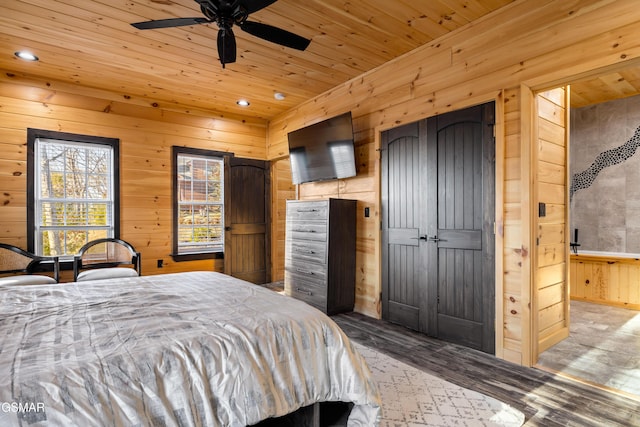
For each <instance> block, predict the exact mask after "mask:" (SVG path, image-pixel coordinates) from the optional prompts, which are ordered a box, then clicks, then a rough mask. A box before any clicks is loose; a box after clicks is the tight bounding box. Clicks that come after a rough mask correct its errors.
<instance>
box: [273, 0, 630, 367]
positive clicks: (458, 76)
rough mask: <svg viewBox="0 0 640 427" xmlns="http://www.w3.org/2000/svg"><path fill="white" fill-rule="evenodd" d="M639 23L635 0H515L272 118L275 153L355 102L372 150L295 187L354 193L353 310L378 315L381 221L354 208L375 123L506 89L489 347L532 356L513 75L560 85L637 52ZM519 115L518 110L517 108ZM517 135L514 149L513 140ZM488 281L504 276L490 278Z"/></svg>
mask: <svg viewBox="0 0 640 427" xmlns="http://www.w3.org/2000/svg"><path fill="white" fill-rule="evenodd" d="M638 33H640V8H638V7H637V2H636V1H635V0H620V1H615V2H613V1H604V0H582V1H575V2H562V1H541V2H538V1H533V0H523V1H518V2H514V3H513V4H511V5H509V6H507V7H505V8H502V9H500V10H499V11H497V13H494V14H491V15H489V16H487V17H485V18H483V19H480V20H479V21H477V22H474V24H473V25H471V26H468V27H465V28H462V29H460V30H458V31H454V32H453V33H451V34H448V35H446V36H443V37H441V38H440V39H437V40H435V41H434V42H433V43H430V44H428V45H425V46H422V47H421V48H418V49H416V50H414V51H412V52H410V53H409V54H407V55H405V56H403V57H400V58H398V59H395V60H392V61H390V62H389V63H387V64H384V65H383V66H381V67H379V68H378V69H376V70H373V71H371V72H369V73H366V74H364V75H363V76H361V77H359V78H356V79H353V80H351V81H349V82H347V83H345V84H344V85H341V86H338V87H336V88H334V89H332V90H330V91H328V92H326V93H324V94H322V95H320V96H318V97H316V98H314V99H313V100H311V101H309V102H306V103H304V104H302V105H300V106H298V107H296V108H295V109H292V110H290V111H288V112H286V113H284V114H282V115H280V116H278V117H276V118H274V119H273V120H271V121H270V123H269V131H268V144H269V145H268V152H267V156H268V158H281V157H282V156H286V155H287V154H288V153H287V139H286V134H287V132H289V131H292V130H295V129H299V128H301V127H303V126H306V125H309V124H312V123H315V122H318V121H320V120H322V119H325V118H328V117H331V116H334V115H337V114H340V113H343V112H345V111H348V110H351V112H352V114H353V117H354V126H355V129H356V132H357V134H358V144H359V147H360V150H361V151H363V152H366V153H370V159H372V160H373V159H375V161H373V162H372V163H371V164H370V165H368V166H367V167H366V168H364V169H363V170H359V171H358V172H359V175H358V178H355V179H349V180H343V181H338V182H334V183H324V184H305V185H302V186H301V187H302V188H301V189H300V195H301V197H303V198H315V197H352V198H357V199H358V201H359V204H358V211H359V215H358V235H357V238H358V265H359V268H361V269H362V270H361V271H359V272H358V274H359V276H358V280H359V282H358V289H357V296H356V300H357V303H356V309H357V310H358V311H361V312H362V313H364V314H367V315H371V316H375V317H379V316H380V306H379V299H380V292H381V280H380V267H379V261H380V259H379V250H378V248H379V246H380V239H379V231H378V229H379V221H377V220H376V222H377V223H376V224H373V225H369V222H370V221H371V219H365V218H363V216H362V215H361V214H360V213H361V209H362V208H363V206H365V205H367V206H370V207H371V211H372V213H373V214H374V215H373V217H374V218H378V217H379V210H380V201H379V199H380V191H379V188H378V185H377V183H379V179H380V171H379V162H378V160H377V159H378V156H377V155H376V154H377V153H376V151H375V150H376V149H377V148H378V144H379V141H378V138H379V133H380V132H381V131H383V130H386V129H390V128H393V127H396V126H399V125H402V124H405V123H410V122H413V121H416V120H420V119H423V118H425V117H430V116H434V115H437V114H440V113H444V112H447V111H451V110H455V109H460V108H463V107H467V106H470V105H476V104H479V103H482V102H486V101H490V100H497V99H499V98H500V96H501V94H503V93H504V102H505V112H504V114H505V115H506V116H505V117H504V118H503V119H504V123H505V134H503V135H500V134H498V135H496V144H498V145H500V144H505V143H506V144H507V145H506V147H505V150H504V151H505V156H506V158H505V159H504V163H505V168H506V170H505V180H506V181H505V184H504V186H498V187H497V188H496V190H497V192H500V191H502V192H504V193H505V194H504V206H498V207H497V210H496V217H497V219H498V223H500V221H501V219H502V217H503V215H504V220H505V223H504V227H505V229H504V236H503V237H504V240H503V241H504V248H500V249H503V250H504V260H503V261H504V274H503V275H497V280H499V281H500V280H504V281H505V286H504V293H503V294H502V295H499V296H498V298H497V300H498V305H500V304H503V305H504V306H503V307H499V308H498V309H497V310H496V312H497V313H504V318H503V319H498V320H497V322H496V324H497V325H504V330H503V331H499V332H498V333H496V337H497V338H498V340H497V349H496V354H497V355H499V357H504V358H505V359H508V360H511V361H513V362H516V363H521V364H525V365H530V364H531V363H532V357H534V356H533V354H534V351H535V348H533V347H535V346H536V345H537V344H536V343H537V336H532V335H536V334H537V331H535V329H532V325H533V324H534V323H536V322H537V320H536V322H534V321H533V320H534V314H533V313H532V312H531V308H530V307H531V301H530V299H531V297H532V296H534V293H533V292H532V286H531V283H532V281H533V280H534V279H535V277H534V276H535V274H536V273H535V272H533V269H532V264H531V256H530V254H531V251H532V249H533V248H532V246H531V244H530V242H531V237H532V236H534V235H535V230H532V229H531V227H532V226H533V222H532V221H531V216H532V209H531V206H532V204H535V205H537V200H531V199H530V196H531V194H532V191H531V188H530V185H531V179H532V175H533V173H534V172H533V171H534V170H535V168H534V167H530V165H529V164H528V162H529V154H527V155H523V153H522V151H523V147H524V149H525V150H526V151H527V153H528V152H529V150H530V148H531V144H532V141H531V138H530V132H531V131H532V128H531V126H532V123H533V115H532V109H533V102H534V98H533V97H529V96H527V97H523V98H519V97H518V96H519V92H520V91H521V85H526V86H527V87H531V88H533V89H534V90H537V89H545V88H551V87H554V86H561V85H562V84H564V83H567V82H568V79H570V78H571V76H578V75H581V74H587V73H591V72H593V70H595V69H597V68H602V67H610V68H609V71H610V70H611V67H613V66H616V65H617V64H620V65H623V64H624V63H625V62H628V61H629V62H630V61H632V60H637V59H638V58H640V38H638V37H637V34H638ZM552 84H553V85H554V86H552ZM512 99H513V100H514V102H515V103H517V102H518V99H519V100H520V101H519V102H520V103H521V106H520V107H519V108H516V107H511V105H515V104H511V100H512ZM518 114H521V116H520V118H519V120H518V119H515V116H516V115H518ZM523 133H526V134H527V135H526V138H525V137H523V136H522V135H523ZM518 143H519V144H520V147H519V148H516V147H514V146H513V145H514V144H515V145H517V144H518ZM367 146H368V147H369V148H366V147H367ZM518 150H520V153H519V154H518V153H517V152H518ZM518 155H519V156H520V157H517V156H518ZM518 173H520V174H521V176H519V177H518V176H517V174H518ZM509 174H511V175H509ZM368 230H371V232H372V233H374V235H373V237H371V236H370V235H369V234H367V231H368ZM371 243H373V244H374V245H375V247H374V248H370V246H369V245H370V244H371ZM498 252H499V251H498ZM510 283H511V284H512V285H510ZM516 288H518V289H516ZM496 289H500V290H502V289H503V287H502V286H501V284H500V285H498V284H497V286H496ZM511 298H513V301H512V300H511ZM514 312H515V314H514ZM535 316H537V313H535Z"/></svg>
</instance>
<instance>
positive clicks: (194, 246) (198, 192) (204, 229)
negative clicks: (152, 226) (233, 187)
mask: <svg viewBox="0 0 640 427" xmlns="http://www.w3.org/2000/svg"><path fill="white" fill-rule="evenodd" d="M172 151H173V170H174V182H173V197H174V209H173V211H174V212H173V216H174V221H173V222H174V233H173V235H174V239H173V240H174V243H173V255H174V258H175V259H178V260H187V259H197V258H215V257H217V256H218V255H221V254H222V253H223V252H224V158H223V154H222V153H218V152H215V151H208V150H198V149H192V148H185V147H173V149H172Z"/></svg>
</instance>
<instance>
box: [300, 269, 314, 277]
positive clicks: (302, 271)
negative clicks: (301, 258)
mask: <svg viewBox="0 0 640 427" xmlns="http://www.w3.org/2000/svg"><path fill="white" fill-rule="evenodd" d="M296 271H297V272H298V273H303V274H310V275H311V276H313V275H315V273H314V272H313V271H309V270H301V269H299V268H296Z"/></svg>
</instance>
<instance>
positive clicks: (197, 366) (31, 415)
mask: <svg viewBox="0 0 640 427" xmlns="http://www.w3.org/2000/svg"><path fill="white" fill-rule="evenodd" d="M318 401H346V402H353V403H355V406H354V408H353V410H352V412H351V415H350V418H349V425H353V426H367V427H369V426H375V425H377V424H378V420H379V415H380V414H379V412H380V409H379V408H380V402H379V397H378V393H377V390H376V386H375V384H374V383H373V382H372V379H371V374H370V373H369V370H368V368H367V366H366V363H365V362H364V360H363V358H362V357H361V356H360V355H359V354H358V353H357V351H356V350H354V348H353V346H352V345H351V343H350V342H349V340H348V339H347V338H346V336H345V335H344V333H343V332H342V331H341V330H340V329H339V328H338V327H337V326H336V325H335V323H334V322H333V321H332V320H331V319H330V318H328V317H327V316H325V315H324V314H322V313H320V312H319V311H317V310H316V309H314V308H312V307H310V306H308V305H306V304H304V303H302V302H300V301H296V300H294V299H291V298H288V297H285V296H282V295H279V294H277V293H275V292H272V291H270V290H266V289H263V288H261V287H259V286H255V285H251V284H249V283H247V282H243V281H240V280H237V279H234V278H232V277H229V276H225V275H222V274H218V273H213V272H193V273H179V274H167V275H159V276H143V277H136V278H127V279H118V280H115V281H114V280H107V281H93V282H83V283H68V284H58V285H37V286H22V287H19V286H6V287H3V288H1V289H0V425H1V426H13V425H23V426H45V425H46V426H50V425H60V426H72V425H78V426H102V425H114V426H134V425H135V426H138V425H139V426H151V425H163V426H164V425H166V426H174V425H175V426H245V425H250V424H254V423H256V422H258V421H260V420H263V419H265V418H268V417H274V416H281V415H284V414H286V413H289V412H292V411H294V410H296V409H297V408H300V407H302V406H306V405H309V404H312V403H313V402H318Z"/></svg>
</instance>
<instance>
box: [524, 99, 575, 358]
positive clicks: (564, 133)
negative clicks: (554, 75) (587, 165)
mask: <svg viewBox="0 0 640 427" xmlns="http://www.w3.org/2000/svg"><path fill="white" fill-rule="evenodd" d="M536 101H537V102H536V104H537V108H536V112H537V116H538V119H537V123H536V124H537V126H536V136H537V137H536V148H537V150H536V152H535V158H534V159H533V160H534V162H535V164H536V168H535V172H534V173H535V177H534V182H535V185H536V190H535V192H536V194H535V199H536V200H537V201H538V202H539V203H543V204H544V205H543V206H544V212H543V213H541V212H540V211H539V210H538V212H534V215H533V217H534V218H535V223H536V229H537V233H536V244H537V251H536V252H535V268H536V270H537V272H536V276H537V280H536V282H535V285H536V286H535V289H534V297H533V301H534V305H535V315H537V318H536V319H535V320H536V321H535V322H534V325H536V326H535V328H536V331H537V334H538V346H537V347H538V348H537V350H536V351H535V356H534V357H537V355H538V354H540V353H541V352H543V351H545V350H546V349H548V348H549V347H551V346H552V345H554V344H556V343H558V342H559V341H561V340H563V339H564V338H566V337H568V336H569V282H568V277H567V275H568V268H569V266H568V263H567V260H568V259H569V242H568V241H567V239H566V236H567V235H568V230H569V221H568V209H567V206H568V188H567V185H568V184H567V183H568V174H569V171H568V158H569V157H568V155H569V153H568V135H569V129H568V128H569V108H568V105H569V102H568V89H567V90H565V88H557V89H553V90H549V91H545V92H542V93H539V94H538V95H537V97H536ZM533 207H534V211H535V207H536V206H533Z"/></svg>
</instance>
